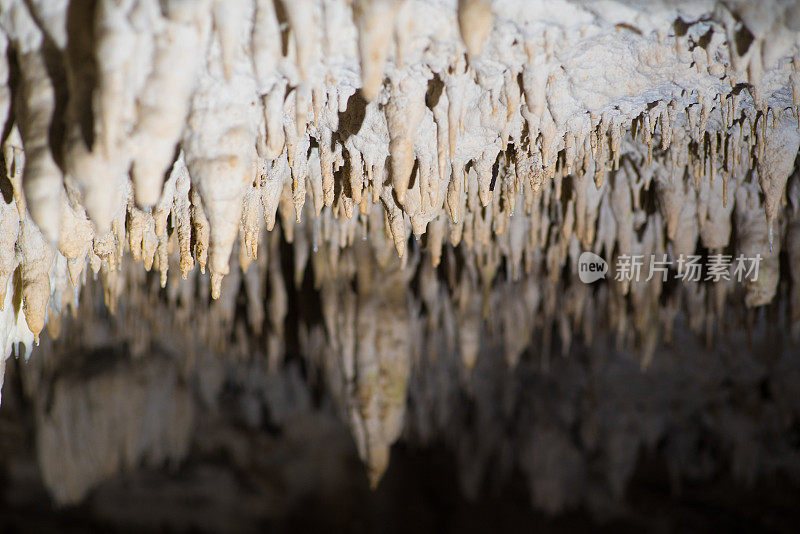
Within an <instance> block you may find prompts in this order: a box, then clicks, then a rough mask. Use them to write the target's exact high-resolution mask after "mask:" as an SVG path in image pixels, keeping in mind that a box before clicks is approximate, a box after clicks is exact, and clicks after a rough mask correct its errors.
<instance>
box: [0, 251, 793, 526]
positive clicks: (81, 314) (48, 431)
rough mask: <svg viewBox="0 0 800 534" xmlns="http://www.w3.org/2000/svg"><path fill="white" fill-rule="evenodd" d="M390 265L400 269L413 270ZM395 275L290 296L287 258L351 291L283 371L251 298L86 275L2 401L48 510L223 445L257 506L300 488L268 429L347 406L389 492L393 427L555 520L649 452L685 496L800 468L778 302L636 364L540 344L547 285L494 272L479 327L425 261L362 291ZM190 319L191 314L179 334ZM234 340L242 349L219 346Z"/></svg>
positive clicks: (574, 347) (296, 315) (686, 333)
mask: <svg viewBox="0 0 800 534" xmlns="http://www.w3.org/2000/svg"><path fill="white" fill-rule="evenodd" d="M286 248H288V247H284V249H286ZM272 257H275V256H272ZM446 261H447V260H446ZM126 263H128V262H126ZM290 264H291V262H289V265H286V267H290V266H291V265H290ZM396 267H398V266H397V265H395V269H394V270H392V269H390V271H389V272H393V273H394V274H395V275H399V274H400V273H401V272H402V271H400V270H399V269H397V268H396ZM130 268H131V269H132V270H135V271H136V272H141V269H138V268H136V266H135V265H132V266H131V267H130ZM309 271H310V268H309ZM248 272H249V271H248ZM382 272H384V271H381V270H380V269H377V268H374V267H373V268H369V267H366V266H362V268H361V272H360V274H359V275H358V279H357V280H356V281H355V283H354V284H347V283H345V282H346V281H348V279H341V280H340V281H341V282H342V284H339V285H337V286H333V285H332V286H331V288H334V287H341V286H349V289H348V290H346V291H339V290H336V289H329V290H327V296H325V295H326V290H324V289H323V290H321V291H320V293H319V295H316V292H314V291H313V289H311V288H309V287H308V284H306V287H305V288H295V287H293V282H292V278H293V275H292V272H291V269H288V268H287V269H284V270H283V274H279V275H278V276H277V279H273V280H272V281H271V282H270V283H273V284H277V283H281V284H283V285H284V287H285V288H286V291H287V293H288V295H289V296H290V297H297V296H300V295H302V294H303V293H308V292H312V293H314V294H315V295H316V296H309V295H306V296H305V300H306V301H314V300H315V299H322V301H323V306H322V308H323V309H325V308H328V307H330V301H331V300H338V301H339V302H340V303H341V306H342V308H341V309H342V310H344V311H343V313H338V314H335V315H329V314H326V315H325V316H320V315H319V311H318V310H319V305H318V304H317V303H311V302H310V303H309V304H308V305H307V306H306V307H305V308H302V309H292V310H289V312H288V316H289V317H290V318H291V319H290V322H292V321H293V322H296V323H297V324H298V328H299V330H300V331H301V332H303V334H302V335H301V338H300V339H299V340H298V344H297V346H296V347H294V348H292V349H290V352H291V353H290V354H288V355H287V358H288V363H285V364H281V365H280V366H279V367H277V368H276V367H275V364H274V362H275V358H274V357H272V355H271V354H270V352H269V351H270V350H272V349H271V348H270V346H269V343H268V342H267V336H264V337H262V338H261V339H260V341H259V344H258V346H255V345H251V346H249V347H248V348H247V349H244V348H240V347H239V346H238V343H235V342H233V340H235V339H237V336H238V335H239V334H235V333H234V332H235V331H236V330H240V329H247V328H248V324H249V323H250V321H251V319H250V317H249V314H248V312H247V309H246V304H245V302H246V296H245V293H246V290H245V289H244V288H241V289H240V290H239V299H238V300H239V301H240V303H239V305H238V306H237V307H236V310H234V311H231V315H229V316H228V317H229V319H230V321H231V323H230V326H228V327H226V328H224V329H221V328H220V327H218V326H216V325H217V323H216V322H213V321H207V319H208V318H210V317H212V316H214V315H217V314H220V313H222V312H221V311H220V310H218V311H216V312H214V311H213V310H214V309H215V307H217V306H219V305H220V303H221V301H216V302H209V300H208V299H207V297H206V298H204V299H202V300H194V301H191V302H183V303H182V302H180V301H177V300H176V301H170V299H169V298H168V296H167V295H166V294H165V292H164V290H160V289H159V284H158V277H157V276H151V277H149V280H141V281H140V283H142V286H140V287H147V288H148V289H149V291H145V292H140V293H139V294H138V296H137V297H136V298H134V299H130V300H126V301H125V302H121V303H120V306H119V309H118V311H117V314H116V315H115V316H109V315H108V314H107V313H105V304H104V293H105V290H104V288H103V286H102V283H101V282H100V281H97V282H89V283H88V284H87V286H86V287H85V288H84V290H83V291H82V295H81V296H82V299H83V304H82V305H81V307H80V308H79V309H78V310H77V311H76V314H75V317H70V316H67V317H66V318H64V325H65V326H67V327H68V328H65V330H64V332H63V335H61V336H59V338H58V339H56V340H53V339H51V338H46V339H44V340H43V344H44V346H43V347H41V349H40V352H39V353H40V354H41V356H39V357H36V358H32V359H31V361H30V362H28V363H23V362H22V361H18V362H16V363H17V364H16V366H15V370H16V373H14V375H15V376H16V380H15V381H13V382H9V384H8V385H9V386H10V387H11V389H10V390H7V394H8V395H9V398H8V399H7V400H6V401H5V402H6V403H11V405H10V406H14V404H15V403H16V404H17V405H19V403H20V400H19V399H17V398H15V397H13V392H14V390H15V386H16V387H21V389H22V392H23V393H24V396H25V397H26V398H27V399H28V400H29V403H30V404H29V405H30V410H31V412H32V414H33V424H34V426H33V428H32V432H31V435H33V436H35V445H36V446H35V448H34V452H35V455H36V458H37V461H38V464H39V467H40V470H41V476H42V478H43V481H44V483H45V485H46V487H47V488H48V490H49V492H50V494H51V495H52V496H53V498H54V500H55V501H56V502H58V503H60V504H62V505H69V504H76V503H80V502H82V501H83V500H84V499H92V496H93V494H92V490H93V489H94V488H96V487H98V485H99V484H101V483H102V482H103V481H105V480H108V479H109V478H112V477H119V476H122V477H125V476H134V475H133V473H135V472H136V470H139V469H148V470H152V469H166V470H167V471H168V472H169V471H174V469H175V468H176V467H177V466H178V465H181V462H183V461H184V459H186V458H187V456H188V457H192V455H194V456H195V461H196V460H197V458H196V456H197V455H198V454H200V455H201V456H202V454H211V455H212V457H213V458H219V457H220V455H221V454H222V455H223V457H225V458H230V459H231V461H232V462H233V464H234V466H235V467H234V468H235V469H239V470H240V472H241V474H240V475H237V476H238V477H244V479H243V482H242V484H243V486H244V487H243V488H241V489H239V490H237V491H234V488H231V489H230V491H231V492H233V493H232V495H237V499H238V498H241V499H242V500H243V503H247V502H250V503H251V504H250V505H245V504H243V506H245V508H246V509H248V510H250V511H252V510H251V508H255V509H260V508H259V506H260V505H258V506H256V505H254V504H253V503H252V499H253V496H252V495H251V496H250V497H247V495H248V494H250V493H251V492H253V491H254V488H260V489H263V488H265V487H266V488H268V487H272V486H273V485H275V484H278V486H279V487H280V492H283V491H286V487H287V485H285V484H282V483H280V482H277V481H275V480H273V477H280V476H281V475H279V474H278V473H272V471H270V469H271V468H270V466H271V465H273V464H278V465H280V464H283V462H284V461H285V458H284V456H283V455H282V456H281V457H280V458H281V459H280V460H275V459H274V458H272V457H270V456H269V454H271V453H274V451H275V449H274V445H273V446H266V445H264V441H263V439H264V438H263V437H259V436H260V433H263V432H265V431H266V432H272V433H273V435H277V436H280V435H291V436H293V438H291V439H297V440H304V439H311V437H312V436H313V435H314V434H313V433H309V429H308V428H307V424H308V419H307V414H308V412H310V411H314V410H321V411H323V412H326V413H329V412H333V411H334V410H331V409H330V408H331V406H333V407H334V408H335V412H338V413H339V416H340V419H341V420H342V421H344V422H346V423H347V424H348V425H349V426H350V428H351V430H352V433H353V439H354V441H355V443H356V450H357V452H358V453H359V454H361V455H362V456H364V457H365V460H366V461H367V462H368V463H369V469H368V470H367V473H366V475H367V476H368V477H369V481H370V482H372V483H373V484H374V483H375V482H377V477H378V476H379V475H380V472H381V470H382V469H384V468H385V467H386V462H387V461H388V458H387V454H388V450H389V445H390V442H391V441H393V440H394V439H398V438H399V439H402V440H403V442H404V443H405V446H406V447H410V448H411V449H412V450H413V449H415V448H417V447H426V446H427V445H431V444H437V445H439V446H444V447H446V449H447V450H448V451H450V452H451V453H452V454H453V455H454V457H455V464H456V466H457V474H458V483H459V489H460V491H461V492H462V493H463V494H464V495H466V496H468V497H470V498H479V497H480V496H481V495H484V494H485V492H486V491H493V489H499V488H502V487H504V485H505V484H507V483H509V481H510V480H511V479H512V478H513V477H514V476H517V474H519V473H521V474H522V475H523V476H524V477H525V479H526V480H527V483H528V486H529V495H530V498H531V502H532V505H533V506H534V507H535V508H536V509H537V510H542V511H546V512H548V513H558V512H563V511H565V510H569V509H572V508H574V507H587V508H589V509H591V510H593V511H594V512H596V513H597V514H599V516H600V517H603V516H605V517H607V516H608V515H609V514H611V515H613V514H616V513H622V514H624V513H625V505H624V502H625V497H626V488H627V487H628V485H629V482H630V479H631V477H632V476H633V473H634V472H635V470H636V466H637V465H638V463H639V462H640V461H642V460H643V459H644V458H650V459H652V458H658V459H659V461H663V462H664V463H665V466H666V471H667V472H668V473H669V478H670V482H671V484H672V489H673V491H675V492H679V491H680V488H681V486H682V485H684V484H690V485H691V484H693V483H697V482H700V481H704V480H709V479H713V478H715V477H719V476H721V475H722V474H730V475H731V476H732V478H733V479H734V480H735V481H736V482H737V483H739V484H742V485H745V486H746V485H747V484H750V483H754V482H757V481H759V480H763V477H770V476H773V475H777V474H780V475H781V476H786V477H788V479H789V480H793V481H796V480H797V477H799V476H800V471H798V466H800V462H798V457H799V456H800V450H798V447H797V443H796V428H797V423H798V421H800V404H799V403H800V395H798V383H800V382H798V377H799V376H800V359H799V358H798V353H797V351H796V347H795V346H793V345H792V344H791V342H790V340H789V335H788V321H789V316H788V314H786V311H785V310H783V309H780V307H779V306H771V307H769V308H764V309H762V310H763V311H761V312H759V313H755V314H754V316H753V317H752V318H751V319H750V320H749V321H745V324H747V325H749V327H750V331H746V330H745V329H744V328H739V327H738V326H737V325H735V323H734V320H735V315H736V313H735V311H733V310H729V312H728V313H727V315H726V317H727V318H728V319H729V321H728V323H727V324H729V325H730V327H729V328H728V329H726V330H725V334H724V336H721V339H719V340H718V341H717V343H716V344H715V346H714V347H713V348H709V347H707V346H706V344H705V340H704V339H702V336H696V335H694V334H693V333H692V332H691V324H692V317H691V316H686V315H680V316H679V318H678V321H677V325H676V326H677V330H676V332H675V335H674V340H673V345H672V346H671V347H669V346H668V347H660V348H658V349H656V351H655V354H654V356H653V361H652V363H651V364H650V366H649V367H648V369H647V372H645V373H642V372H641V367H640V364H641V362H640V360H639V358H637V357H636V356H635V355H633V354H631V353H630V352H629V351H618V350H616V349H615V348H614V344H615V340H614V336H613V335H609V334H608V333H602V332H598V334H597V335H596V336H595V339H594V340H593V342H592V343H591V345H589V344H585V343H582V342H574V343H572V344H571V345H570V349H569V351H565V352H564V354H563V355H559V354H558V352H559V351H556V353H554V354H547V353H546V352H544V351H543V350H542V349H541V348H540V347H542V346H543V345H544V340H543V338H544V337H545V336H546V330H544V325H543V323H542V321H541V320H539V321H536V320H532V321H531V322H530V323H528V324H527V325H525V327H523V326H522V325H519V324H517V323H518V322H519V317H520V314H521V313H522V311H524V310H525V309H526V304H525V302H524V300H525V298H524V296H523V295H524V294H525V293H526V292H527V293H529V294H530V293H535V292H537V291H538V289H537V285H536V284H534V283H530V282H527V281H523V280H520V281H502V282H499V283H498V284H497V287H496V288H495V289H494V290H493V292H492V295H491V300H492V304H493V305H497V309H498V310H503V311H502V313H496V314H492V315H490V316H489V317H488V318H487V319H486V320H485V321H482V320H481V318H480V310H479V308H480V303H479V301H478V302H477V303H476V302H474V301H473V302H471V303H470V306H469V307H468V308H466V309H463V310H462V309H460V308H459V307H458V306H457V305H456V306H454V305H453V304H452V303H451V300H450V299H448V298H444V294H446V293H447V292H448V291H450V289H449V288H448V285H447V283H446V281H445V280H443V279H437V278H438V277H436V276H434V275H433V269H432V268H431V267H430V263H429V262H422V263H421V264H420V265H419V266H418V268H417V275H416V276H418V278H419V282H418V284H416V287H414V288H413V289H412V290H410V291H407V290H406V286H405V285H404V284H402V283H400V284H398V285H399V286H401V287H400V288H395V289H390V290H389V294H388V295H386V294H384V295H382V296H381V298H375V297H374V296H373V295H372V293H371V292H366V293H365V292H364V289H366V286H368V285H369V284H370V283H372V282H374V281H375V280H376V278H375V277H374V275H376V274H379V273H382ZM309 275H310V272H309ZM395 281H396V282H397V280H396V279H395ZM787 286H789V284H786V283H783V284H781V287H779V292H780V294H781V295H783V294H785V293H786V292H787V291H789V290H790V287H787ZM232 289H233V288H231V287H226V288H225V291H228V290H232ZM331 291H335V292H337V293H338V295H332V294H330V292H331ZM437 292H438V293H440V294H441V295H442V296H441V297H440V298H437V299H433V300H431V299H430V297H431V295H432V294H434V293H437ZM224 294H225V293H224ZM393 295H394V297H393ZM397 299H399V302H398V300H397ZM326 301H327V302H326ZM437 302H438V303H440V304H439V308H438V309H436V308H434V306H435V305H436V304H435V303H437ZM784 302H785V301H784ZM429 303H433V304H430V305H429ZM501 304H502V305H501ZM190 313H191V315H192V316H194V317H195V318H196V320H194V321H191V322H188V323H186V324H185V325H184V328H183V329H174V328H173V327H172V325H171V321H173V320H174V318H175V317H176V316H178V315H180V314H184V315H189V314H190ZM263 321H264V323H265V325H266V324H268V322H269V319H267V318H266V317H264V318H263ZM331 327H333V328H335V329H336V332H337V334H336V335H334V336H329V335H328V333H327V331H328V329H330V328H331ZM214 328H220V329H219V330H216V331H215V330H214ZM514 328H516V330H514ZM209 330H210V331H209ZM530 330H533V331H534V333H533V334H530V333H529V331H530ZM442 332H446V333H447V334H446V335H442ZM222 339H227V340H229V342H228V343H221V344H220V345H221V346H219V347H215V346H214V343H213V340H218V341H219V340H222ZM246 339H247V340H249V343H254V340H255V336H254V335H252V334H251V335H248V336H246ZM210 341H212V342H210ZM554 343H555V345H556V348H560V347H558V343H559V342H558V341H557V340H554ZM523 345H524V346H526V347H527V348H526V349H525V350H524V351H522V353H521V354H520V353H518V351H519V350H520V347H521V346H523ZM741 346H747V350H741V349H740V347H741ZM676 349H679V350H676ZM466 358H473V359H472V360H471V361H468V360H466ZM300 369H302V371H300ZM303 375H305V376H304V378H303ZM320 386H322V387H321V388H320ZM320 389H321V390H322V391H323V393H321V394H320V393H319V391H320ZM314 391H317V393H314ZM315 397H316V398H318V399H319V400H317V401H314V400H312V399H314V398H315ZM330 400H332V401H333V402H332V403H331V402H329V401H330ZM7 407H9V405H7ZM6 413H20V414H22V413H24V410H21V409H16V410H12V411H11V412H8V411H6ZM331 415H333V414H331ZM265 421H268V422H269V424H268V425H266V426H265ZM300 421H306V422H305V423H303V424H300ZM304 425H306V426H304ZM265 428H266V430H265ZM275 428H278V429H283V430H282V431H279V432H277V433H276V431H275ZM270 429H271V430H270ZM25 434H26V433H24V432H23V433H20V435H25ZM13 435H14V433H13V432H9V431H6V432H5V434H4V436H5V438H4V441H3V442H2V443H0V451H4V454H3V460H2V462H0V465H2V464H5V465H6V466H7V468H8V469H10V471H9V472H11V473H16V472H17V471H19V469H16V468H12V467H13V464H14V462H16V461H18V460H17V456H18V455H19V451H16V450H15V449H12V450H9V442H13V440H12V439H11V436H13ZM275 439H277V438H275ZM337 443H338V444H337V445H336V447H342V446H343V445H342V444H341V443H340V442H337ZM309 446H310V444H305V445H303V446H302V447H298V448H299V449H303V450H305V448H307V447H309ZM4 447H5V448H4ZM336 447H334V445H332V444H330V443H326V445H325V446H323V447H322V450H323V451H325V452H324V454H322V455H321V456H326V457H328V456H333V457H339V455H340V454H341V452H339V450H338V449H337V448H336ZM350 447H351V448H352V445H350ZM270 451H272V452H270ZM12 452H13V453H14V454H12ZM281 454H283V453H281ZM349 454H353V453H352V452H351V453H349ZM262 457H263V462H262V461H261V460H260V459H261V458H262ZM216 461H218V460H216ZM306 461H313V460H311V459H308V460H306ZM312 465H313V464H312ZM307 469H311V470H313V469H312V468H311V467H308V466H307V467H305V468H304V470H307ZM126 473H127V475H126ZM185 475H186V473H185V472H184V476H185ZM361 476H362V477H363V476H364V475H361ZM365 478H366V477H365ZM182 479H183V477H182ZM183 480H185V479H183ZM189 480H193V479H189ZM224 480H225V479H224V477H223V479H222V481H224ZM207 482H208V481H207ZM126 484H127V483H126ZM225 487H226V488H227V487H228V486H225ZM288 487H295V486H293V485H292V484H288ZM335 487H338V486H335ZM173 491H174V490H173ZM226 491H228V490H226ZM258 491H260V490H258ZM257 495H258V494H257ZM165 497H168V496H165ZM173 497H174V496H173ZM231 498H232V497H231ZM248 499H249V500H248ZM259 502H261V501H259ZM248 506H249V508H248ZM198 528H201V530H202V529H203V528H208V527H207V526H206V527H204V526H203V525H198Z"/></svg>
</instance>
